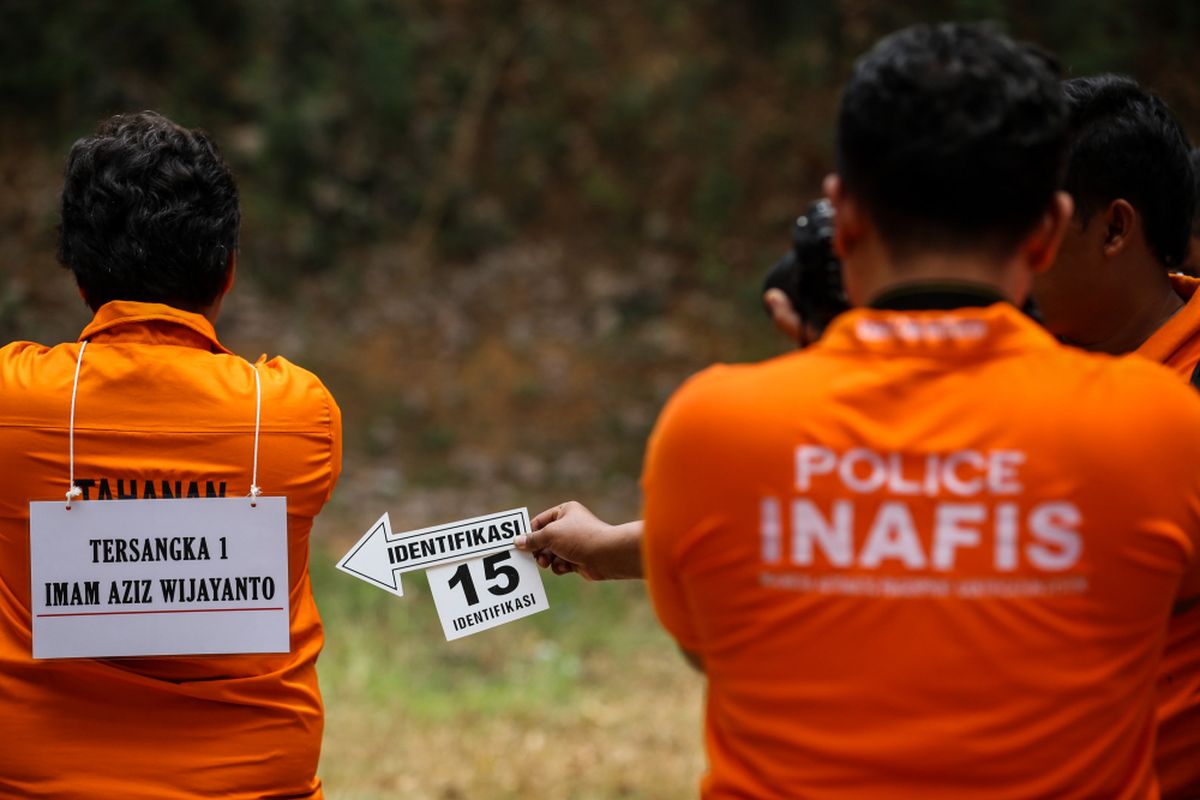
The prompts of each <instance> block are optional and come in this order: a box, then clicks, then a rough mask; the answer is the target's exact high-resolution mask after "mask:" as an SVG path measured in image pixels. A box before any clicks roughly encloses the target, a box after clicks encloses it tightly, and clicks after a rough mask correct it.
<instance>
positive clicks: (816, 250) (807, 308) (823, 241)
mask: <svg viewBox="0 0 1200 800" xmlns="http://www.w3.org/2000/svg"><path fill="white" fill-rule="evenodd" d="M768 289H782V290H783V292H784V294H786V295H787V296H788V299H789V300H791V301H792V307H793V308H795V309H796V312H797V313H798V314H799V315H800V319H801V321H802V322H803V323H804V324H805V325H807V326H808V327H809V328H811V329H812V330H813V331H814V332H815V333H816V334H817V335H818V336H819V335H820V334H821V333H823V332H824V331H825V327H826V326H827V325H829V323H830V322H831V321H832V320H833V318H834V317H836V316H837V315H838V314H840V313H842V312H843V311H845V310H846V309H848V308H849V307H850V301H849V299H848V298H847V297H846V290H845V288H844V287H843V285H842V262H841V261H839V260H838V257H837V255H836V254H835V253H834V252H833V206H832V205H830V203H829V201H828V200H820V201H818V202H816V203H813V204H812V205H811V206H809V207H808V210H807V211H805V212H804V214H802V215H801V216H800V217H798V218H797V219H796V224H795V225H793V226H792V249H791V250H790V251H789V252H788V254H787V255H785V256H784V257H783V258H782V259H780V260H779V263H777V264H775V266H773V267H772V268H771V271H770V272H768V273H767V278H766V281H765V282H764V283H763V292H766V291H767V290H768Z"/></svg>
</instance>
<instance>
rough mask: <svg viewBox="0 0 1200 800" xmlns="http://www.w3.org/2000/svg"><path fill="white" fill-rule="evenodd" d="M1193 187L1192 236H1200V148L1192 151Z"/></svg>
mask: <svg viewBox="0 0 1200 800" xmlns="http://www.w3.org/2000/svg"><path fill="white" fill-rule="evenodd" d="M1192 187H1193V192H1192V196H1193V198H1194V199H1195V201H1196V202H1195V206H1194V207H1193V209H1192V236H1200V147H1197V148H1194V149H1193V150H1192Z"/></svg>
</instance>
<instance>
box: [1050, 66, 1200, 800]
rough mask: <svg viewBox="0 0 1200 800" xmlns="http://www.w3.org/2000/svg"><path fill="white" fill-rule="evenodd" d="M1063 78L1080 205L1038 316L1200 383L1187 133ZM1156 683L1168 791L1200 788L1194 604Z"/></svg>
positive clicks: (1152, 108)
mask: <svg viewBox="0 0 1200 800" xmlns="http://www.w3.org/2000/svg"><path fill="white" fill-rule="evenodd" d="M1064 87H1065V90H1066V95H1067V101H1068V107H1069V109H1070V112H1071V140H1072V141H1071V148H1070V151H1069V155H1068V159H1067V170H1066V175H1065V179H1064V184H1063V186H1064V188H1065V189H1066V190H1067V191H1068V192H1069V193H1070V194H1071V196H1072V197H1073V198H1074V200H1075V214H1074V217H1073V218H1072V220H1071V223H1070V224H1069V225H1068V226H1067V231H1066V234H1065V235H1064V238H1063V245H1062V248H1061V249H1060V251H1059V256H1058V258H1057V260H1056V261H1055V263H1054V265H1053V267H1052V268H1051V269H1049V270H1047V271H1046V272H1045V273H1044V274H1043V275H1040V276H1039V277H1038V278H1037V280H1036V281H1035V282H1034V297H1035V298H1036V300H1037V303H1038V306H1039V308H1040V309H1041V312H1042V316H1043V319H1044V321H1045V324H1046V326H1047V327H1048V328H1049V329H1050V331H1051V332H1053V333H1054V334H1056V335H1058V336H1059V337H1060V338H1062V339H1063V340H1064V341H1067V342H1070V343H1072V344H1076V345H1078V346H1080V347H1083V348H1085V349H1088V350H1094V351H1097V352H1102V353H1111V354H1115V355H1119V354H1123V353H1129V352H1136V353H1138V354H1140V355H1142V356H1145V357H1146V358H1149V359H1151V360H1153V361H1157V362H1159V363H1161V364H1165V365H1166V366H1167V367H1169V368H1170V369H1171V370H1172V371H1174V372H1175V373H1176V374H1177V375H1178V376H1179V378H1180V379H1181V380H1182V381H1185V382H1190V383H1192V384H1193V385H1194V386H1196V387H1197V388H1200V371H1198V365H1200V299H1197V298H1196V286H1197V280H1196V279H1195V278H1189V277H1185V276H1183V275H1172V274H1170V273H1171V272H1172V271H1173V270H1178V269H1181V268H1183V267H1184V266H1185V263H1186V261H1187V256H1188V248H1189V235H1190V232H1191V229H1192V225H1193V222H1194V208H1195V204H1196V186H1195V176H1194V175H1193V171H1192V168H1191V165H1190V159H1189V148H1188V142H1187V136H1186V135H1185V134H1184V131H1183V129H1182V127H1181V126H1180V125H1179V123H1178V121H1176V119H1175V117H1174V116H1173V115H1172V114H1171V111H1170V109H1168V108H1167V106H1166V104H1165V103H1164V102H1163V101H1162V100H1161V99H1160V98H1158V97H1156V96H1155V95H1153V94H1151V93H1149V92H1147V91H1146V90H1145V89H1143V88H1142V87H1141V86H1139V85H1138V84H1137V83H1136V82H1134V81H1133V80H1130V79H1129V78H1124V77H1118V76H1114V75H1100V76H1093V77H1084V78H1075V79H1072V80H1069V81H1067V82H1066V83H1065V85H1064ZM1152 408H1153V409H1155V412H1154V413H1158V411H1157V408H1156V407H1155V406H1154V405H1153V404H1152V403H1150V402H1148V403H1147V409H1152ZM1143 413H1146V412H1143ZM1178 424H1180V425H1182V422H1181V421H1180V422H1179V423H1178ZM1176 480H1178V479H1176ZM1158 691H1159V698H1160V699H1159V707H1158V714H1159V731H1158V743H1157V746H1156V749H1157V754H1156V757H1155V766H1156V768H1157V770H1158V772H1159V780H1160V782H1161V784H1162V792H1163V796H1164V797H1165V798H1169V800H1189V799H1191V798H1196V797H1200V607H1196V608H1191V609H1190V610H1187V609H1181V611H1180V613H1178V614H1176V615H1175V616H1173V617H1172V618H1171V624H1170V628H1169V635H1168V639H1167V645H1166V651H1165V654H1164V657H1163V665H1162V669H1161V671H1160V674H1159V681H1158Z"/></svg>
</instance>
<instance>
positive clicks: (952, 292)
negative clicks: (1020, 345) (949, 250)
mask: <svg viewBox="0 0 1200 800" xmlns="http://www.w3.org/2000/svg"><path fill="white" fill-rule="evenodd" d="M1003 300H1004V295H1002V294H1000V292H998V291H996V289H994V288H992V287H991V286H982V285H980V284H975V283H966V282H963V281H918V282H914V283H906V284H902V285H900V286H895V287H892V288H891V289H888V290H887V291H885V292H883V293H882V294H880V295H879V296H878V297H876V298H875V299H874V300H872V301H871V302H870V306H871V308H876V309H885V310H889V311H932V310H934V309H940V310H942V311H949V310H950V309H954V308H967V307H973V306H990V305H991V304H992V303H999V302H1001V301H1003Z"/></svg>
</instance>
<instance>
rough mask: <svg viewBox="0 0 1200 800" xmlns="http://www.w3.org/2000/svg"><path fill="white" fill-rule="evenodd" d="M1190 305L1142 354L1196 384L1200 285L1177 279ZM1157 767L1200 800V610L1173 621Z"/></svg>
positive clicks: (1165, 781) (1180, 798) (1173, 788)
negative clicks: (1197, 288) (1193, 375)
mask: <svg viewBox="0 0 1200 800" xmlns="http://www.w3.org/2000/svg"><path fill="white" fill-rule="evenodd" d="M1171 279H1172V283H1173V284H1174V286H1175V291H1176V292H1178V294H1179V296H1180V297H1181V298H1183V299H1184V300H1185V301H1186V305H1184V307H1183V308H1181V309H1180V310H1179V311H1178V312H1176V314H1175V316H1173V317H1171V319H1169V320H1167V323H1166V324H1165V325H1163V326H1162V327H1161V328H1159V329H1158V330H1157V331H1155V332H1154V335H1153V336H1151V337H1150V338H1149V339H1147V340H1146V341H1145V342H1144V343H1143V344H1142V346H1141V347H1139V348H1138V349H1137V352H1138V353H1139V354H1140V355H1143V356H1145V357H1147V358H1150V359H1153V360H1154V361H1158V362H1159V363H1161V364H1165V365H1167V366H1168V367H1170V368H1171V369H1172V370H1174V371H1175V372H1177V373H1178V374H1179V375H1180V377H1182V378H1183V379H1184V380H1185V381H1189V382H1190V381H1191V377H1192V372H1193V371H1194V370H1195V369H1196V364H1197V363H1200V295H1197V294H1196V287H1197V286H1200V280H1197V279H1196V278H1189V277H1187V276H1185V275H1172V276H1171ZM1158 690H1159V709H1158V718H1159V727H1158V746H1157V751H1156V754H1155V767H1157V769H1158V779H1159V782H1160V783H1161V784H1162V792H1163V797H1164V798H1168V800H1194V798H1197V797H1200V606H1197V607H1195V608H1192V609H1190V610H1188V611H1185V612H1184V613H1182V614H1179V615H1176V616H1174V617H1172V618H1171V625H1170V627H1169V628H1168V632H1167V649H1166V652H1165V653H1164V655H1163V666H1162V671H1161V673H1160V674H1159V681H1158Z"/></svg>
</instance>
